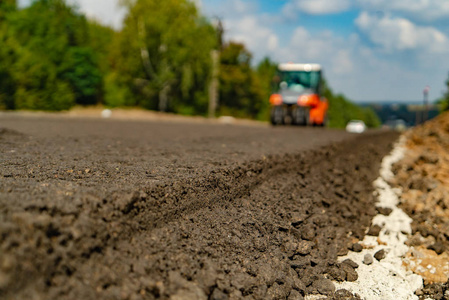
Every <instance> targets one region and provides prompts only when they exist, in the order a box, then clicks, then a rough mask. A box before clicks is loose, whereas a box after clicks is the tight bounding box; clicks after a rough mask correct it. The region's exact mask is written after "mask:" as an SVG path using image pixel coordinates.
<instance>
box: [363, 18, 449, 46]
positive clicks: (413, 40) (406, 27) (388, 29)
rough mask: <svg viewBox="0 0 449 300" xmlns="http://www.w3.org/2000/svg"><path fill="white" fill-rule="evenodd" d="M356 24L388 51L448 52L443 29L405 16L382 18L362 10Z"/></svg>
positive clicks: (447, 43)
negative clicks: (415, 21) (410, 19)
mask: <svg viewBox="0 0 449 300" xmlns="http://www.w3.org/2000/svg"><path fill="white" fill-rule="evenodd" d="M355 24H356V26H357V27H358V28H359V30H360V31H361V32H362V33H364V34H365V35H366V36H367V37H368V38H369V39H370V40H371V41H372V42H373V43H374V44H376V45H378V46H380V47H382V48H383V49H384V50H386V51H388V52H393V51H403V50H417V49H419V50H425V51H428V52H433V53H441V52H446V51H447V50H448V47H449V40H448V38H447V36H445V35H444V34H443V33H442V32H441V31H439V30H437V29H435V28H433V27H428V26H417V25H415V24H413V23H412V22H410V21H409V20H407V19H404V18H393V17H391V16H388V15H387V16H383V17H381V18H379V17H376V16H374V15H371V14H369V13H367V12H362V13H361V14H360V15H359V17H358V18H357V19H356V20H355Z"/></svg>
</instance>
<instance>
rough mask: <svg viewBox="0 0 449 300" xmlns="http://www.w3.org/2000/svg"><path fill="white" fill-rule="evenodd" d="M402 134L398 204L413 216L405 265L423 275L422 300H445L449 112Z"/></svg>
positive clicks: (448, 258)
mask: <svg viewBox="0 0 449 300" xmlns="http://www.w3.org/2000/svg"><path fill="white" fill-rule="evenodd" d="M405 138H406V146H407V151H406V154H405V157H404V159H403V160H402V161H400V162H399V163H397V164H396V165H395V167H394V171H395V173H396V176H395V177H396V184H397V185H398V186H399V187H401V189H402V196H401V199H402V203H401V208H402V209H403V210H404V211H405V212H406V213H407V214H408V215H409V216H411V217H412V219H413V223H412V229H413V232H412V233H413V235H412V236H411V237H410V238H409V241H408V245H410V246H411V247H412V248H411V251H410V252H409V254H408V256H407V258H406V265H407V267H408V268H409V269H410V270H412V271H414V272H415V273H417V274H419V275H421V276H423V278H424V283H425V287H424V289H423V290H422V291H418V292H417V295H418V296H420V298H421V299H425V298H427V297H428V298H431V299H449V282H448V278H449V114H447V113H446V114H442V115H441V116H439V117H437V118H436V119H434V120H431V121H429V122H427V123H425V124H424V125H422V126H418V127H416V128H414V129H412V130H410V131H408V132H407V133H406V134H405Z"/></svg>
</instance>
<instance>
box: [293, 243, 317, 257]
mask: <svg viewBox="0 0 449 300" xmlns="http://www.w3.org/2000/svg"><path fill="white" fill-rule="evenodd" d="M312 245H313V243H312V242H308V241H301V242H299V244H298V248H297V249H296V253H297V254H300V255H307V254H309V253H310V251H311V250H312Z"/></svg>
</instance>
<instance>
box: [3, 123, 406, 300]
mask: <svg viewBox="0 0 449 300" xmlns="http://www.w3.org/2000/svg"><path fill="white" fill-rule="evenodd" d="M0 117H1V119H0V151H1V153H2V155H1V160H0V165H1V167H0V178H1V180H0V236H1V240H0V298H2V299H157V298H158V299H217V300H218V299H243V298H244V299H286V298H288V299H302V298H303V296H304V295H306V294H311V293H318V292H319V293H321V294H328V295H329V296H330V298H332V299H353V298H355V297H354V296H353V295H351V294H350V293H348V292H347V291H337V292H336V293H334V290H335V288H334V286H333V284H332V283H331V282H330V281H329V279H336V280H354V279H355V278H356V276H357V273H356V272H355V267H356V266H354V265H353V263H351V262H350V261H348V262H343V263H337V255H343V254H345V253H347V252H348V251H349V250H348V249H349V248H352V247H353V245H352V243H353V242H354V241H357V240H360V239H362V238H363V236H364V234H365V232H366V231H367V229H368V227H369V226H370V223H371V219H372V217H373V216H374V215H375V214H376V209H375V204H374V202H375V199H373V196H372V195H373V193H372V192H373V187H372V182H373V180H374V179H375V178H376V177H377V176H378V170H379V164H380V161H381V158H382V157H383V156H384V155H386V154H387V153H388V152H389V150H390V149H391V143H392V142H393V141H394V140H395V139H396V138H397V135H396V134H395V133H390V132H371V133H367V134H364V135H360V136H358V135H350V134H347V133H345V132H342V131H332V130H323V129H316V128H307V129H306V128H265V127H248V126H225V125H214V124H208V125H204V124H192V123H179V124H174V123H163V122H157V123H156V122H131V121H127V122H124V121H114V120H97V119H67V118H58V117H52V118H48V117H44V116H41V117H33V118H29V117H20V116H17V115H1V116H0Z"/></svg>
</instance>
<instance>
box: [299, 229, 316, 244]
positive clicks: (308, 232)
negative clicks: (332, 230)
mask: <svg viewBox="0 0 449 300" xmlns="http://www.w3.org/2000/svg"><path fill="white" fill-rule="evenodd" d="M315 234H316V233H315V230H314V228H313V227H312V226H306V227H305V228H304V229H303V230H302V232H301V236H302V238H303V239H304V240H307V241H312V240H313V239H314V238H315Z"/></svg>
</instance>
